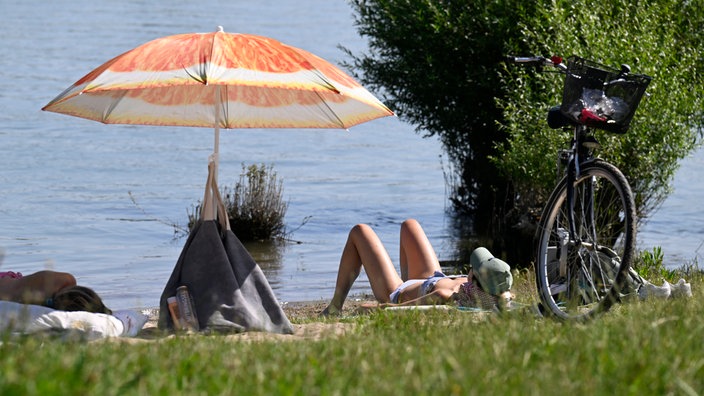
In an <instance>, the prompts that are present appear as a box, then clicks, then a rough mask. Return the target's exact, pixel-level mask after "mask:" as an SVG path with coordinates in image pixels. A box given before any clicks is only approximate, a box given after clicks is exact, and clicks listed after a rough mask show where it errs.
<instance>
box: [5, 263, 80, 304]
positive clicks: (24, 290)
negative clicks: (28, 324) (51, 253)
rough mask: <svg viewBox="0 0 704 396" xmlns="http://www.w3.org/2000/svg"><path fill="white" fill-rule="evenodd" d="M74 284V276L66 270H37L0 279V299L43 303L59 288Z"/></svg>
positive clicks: (25, 302)
mask: <svg viewBox="0 0 704 396" xmlns="http://www.w3.org/2000/svg"><path fill="white" fill-rule="evenodd" d="M71 286H76V278H74V277H73V275H71V274H69V273H66V272H55V271H39V272H35V273H33V274H31V275H27V276H24V277H22V278H19V279H8V278H3V279H0V300H9V301H15V302H19V303H24V304H40V305H41V304H44V302H45V301H46V299H47V298H50V297H52V296H53V295H54V294H56V292H58V291H59V290H62V289H65V288H67V287H71Z"/></svg>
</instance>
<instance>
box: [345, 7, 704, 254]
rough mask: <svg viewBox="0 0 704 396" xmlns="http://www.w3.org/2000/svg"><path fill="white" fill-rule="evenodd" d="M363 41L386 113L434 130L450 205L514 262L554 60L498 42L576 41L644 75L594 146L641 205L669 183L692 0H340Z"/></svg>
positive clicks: (698, 13)
mask: <svg viewBox="0 0 704 396" xmlns="http://www.w3.org/2000/svg"><path fill="white" fill-rule="evenodd" d="M352 5H353V7H354V9H355V11H356V23H357V25H358V29H359V32H360V34H362V35H363V36H365V37H367V38H368V39H369V45H370V49H369V52H368V53H366V54H350V55H352V56H353V61H352V63H351V64H349V65H348V66H349V67H350V68H351V69H356V70H360V72H359V73H358V75H357V77H358V78H360V79H361V80H362V82H364V83H365V84H368V85H370V86H371V87H373V88H376V89H378V90H380V91H382V92H383V95H384V100H385V101H387V102H388V104H389V105H390V106H391V107H392V108H393V109H394V110H395V111H396V112H397V113H398V115H399V117H401V118H402V119H404V120H406V121H408V122H410V123H412V124H414V125H416V126H417V128H418V130H419V131H423V132H424V133H426V134H427V135H438V136H439V137H440V140H441V142H442V144H443V146H444V149H445V150H446V152H447V154H448V157H449V158H450V160H451V162H452V165H453V168H454V169H456V172H457V176H458V177H457V178H456V179H457V180H459V184H458V185H456V186H454V192H453V195H452V200H453V203H454V207H455V209H456V213H457V214H458V218H459V219H460V220H461V221H462V222H463V223H464V225H467V224H468V225H469V226H470V227H469V229H470V230H471V232H472V233H473V234H474V236H477V237H478V239H486V238H488V239H489V240H490V241H491V242H490V243H489V247H490V248H492V249H493V250H495V251H497V252H500V251H504V252H505V254H506V255H507V256H508V258H509V259H510V260H512V261H514V262H519V263H521V262H522V263H527V262H528V261H529V260H530V257H532V246H533V244H532V238H533V232H532V230H533V227H534V225H535V222H536V220H537V217H538V215H539V212H540V208H542V206H543V204H544V201H545V200H546V197H547V195H548V194H549V192H550V190H551V188H552V186H553V185H554V183H555V179H556V152H557V150H558V149H559V148H563V147H565V145H566V144H567V143H568V142H569V139H570V136H569V135H568V134H564V133H562V132H561V131H554V130H550V129H548V128H547V124H546V122H545V121H544V120H545V116H546V113H547V110H548V109H549V108H550V107H551V106H553V105H555V104H559V102H560V100H561V89H562V81H563V80H562V78H561V77H560V76H559V75H557V74H547V73H544V74H537V73H535V72H531V71H527V70H524V69H520V68H518V67H515V66H512V67H508V66H507V65H506V64H505V63H504V62H502V60H503V59H504V56H505V55H508V54H512V55H563V56H565V57H566V56H570V55H579V56H582V57H585V58H588V59H591V60H594V61H597V62H600V63H603V64H606V65H610V66H614V67H618V66H619V65H620V64H622V63H626V64H630V66H631V67H632V69H633V71H634V72H636V73H644V74H648V75H651V76H652V77H654V80H653V82H652V83H651V86H650V88H649V90H648V92H649V95H650V96H649V97H647V98H645V99H644V100H643V102H642V103H641V107H640V108H639V110H638V112H637V113H636V117H635V119H634V122H633V123H632V125H631V129H630V131H629V132H628V133H627V134H626V135H623V136H616V135H611V134H605V133H604V134H599V135H598V136H597V137H598V139H599V140H600V142H601V143H602V146H603V147H604V149H603V150H601V151H600V155H601V156H602V157H603V158H605V159H607V160H608V161H611V162H613V163H614V164H615V165H617V166H618V167H619V168H621V170H622V171H623V172H624V173H625V174H626V176H627V177H628V179H629V181H630V183H631V185H632V187H633V190H634V193H635V194H636V203H637V211H638V215H639V217H640V218H641V219H644V218H646V217H647V216H648V214H650V213H652V211H653V210H654V209H655V208H657V207H658V205H659V204H660V203H661V202H662V201H663V200H664V199H665V198H666V197H667V195H668V193H669V192H670V187H669V184H670V182H671V180H672V177H673V175H674V172H675V170H676V169H677V166H678V162H679V160H680V159H682V158H683V157H684V156H686V155H687V154H688V153H690V152H692V150H693V149H694V148H695V147H697V145H698V144H699V138H700V134H701V128H702V125H703V124H704V115H703V113H702V109H703V108H704V100H703V98H704V76H703V75H702V72H703V68H704V57H703V55H702V53H703V52H704V39H703V36H702V35H701V32H702V31H704V1H703V0H691V1H684V2H683V1H675V0H658V1H656V0H651V1H637V2H633V1H626V0H614V1H611V2H603V1H593V0H574V1H547V0H543V1H537V2H516V1H508V0H483V1H454V0H396V1H391V0H353V1H352Z"/></svg>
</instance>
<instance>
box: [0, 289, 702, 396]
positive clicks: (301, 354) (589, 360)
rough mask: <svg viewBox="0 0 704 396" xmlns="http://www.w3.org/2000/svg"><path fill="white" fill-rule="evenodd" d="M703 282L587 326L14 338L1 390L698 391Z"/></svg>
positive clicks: (443, 322) (526, 317)
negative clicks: (286, 337) (259, 337)
mask: <svg viewBox="0 0 704 396" xmlns="http://www.w3.org/2000/svg"><path fill="white" fill-rule="evenodd" d="M692 286H693V291H694V297H693V298H691V299H687V300H668V301H646V302H630V303H627V304H621V305H618V306H616V307H615V308H614V309H612V311H611V312H609V313H608V314H606V315H604V316H602V317H600V318H599V319H597V320H594V321H592V322H589V323H587V324H576V323H559V322H556V321H553V320H547V319H541V318H536V317H535V316H534V315H533V314H531V313H530V312H529V311H519V312H517V311H513V312H510V313H508V314H505V315H503V316H498V315H489V316H488V317H484V318H478V317H477V315H476V314H471V313H466V312H460V311H437V312H427V311H420V312H398V311H396V312H394V311H378V312H375V313H372V314H370V315H365V316H359V317H354V318H348V319H337V320H344V321H350V322H352V323H353V324H354V330H353V331H351V332H350V333H348V334H347V335H345V336H341V337H338V338H333V337H330V338H326V339H323V340H320V341H312V340H307V341H300V340H297V341H280V340H279V341H261V342H242V341H233V340H232V339H227V338H226V337H223V336H204V335H197V336H186V337H172V338H164V339H158V340H156V341H145V342H141V343H135V344H128V343H122V342H112V341H108V342H92V343H86V342H67V341H61V340H58V339H52V338H46V337H27V338H22V339H14V338H13V339H4V340H3V343H2V345H0V356H2V359H1V360H0V394H2V395H14V394H27V395H50V394H75V395H83V394H85V395H96V394H100V395H112V394H115V395H118V394H119V395H126V394H165V395H166V394H168V395H176V394H189V395H194V394H195V395H197V394H203V395H206V394H207V395H218V394H242V395H260V394H261V395H275V394H291V395H330V394H344V395H355V394H373V395H402V394H455V395H467V394H477V395H486V394H491V395H494V394H497V395H499V394H500V395H503V394H515V395H532V394H535V395H551V394H555V395H578V394H608V395H622V394H637V395H643V394H697V393H702V391H704V342H702V334H704V304H702V302H703V301H704V292H703V290H702V286H704V284H702V282H701V280H700V279H698V280H697V282H696V283H694V284H693V285H692ZM334 320H335V319H328V320H327V321H330V322H331V321H334Z"/></svg>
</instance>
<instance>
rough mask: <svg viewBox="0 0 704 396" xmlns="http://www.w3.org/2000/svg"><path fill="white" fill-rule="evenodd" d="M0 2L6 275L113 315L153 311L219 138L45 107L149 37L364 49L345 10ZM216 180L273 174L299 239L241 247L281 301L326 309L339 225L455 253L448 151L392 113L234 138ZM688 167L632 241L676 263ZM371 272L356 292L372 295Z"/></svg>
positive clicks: (74, 0)
mask: <svg viewBox="0 0 704 396" xmlns="http://www.w3.org/2000/svg"><path fill="white" fill-rule="evenodd" d="M9 3H10V2H7V1H2V2H1V3H0V22H2V23H0V37H1V39H2V41H3V46H2V50H0V51H2V56H0V191H1V193H0V194H2V203H1V204H0V224H1V225H2V227H0V248H1V249H3V250H4V254H5V257H4V260H3V261H2V263H0V265H1V266H2V267H1V268H2V269H11V270H15V271H22V272H26V273H30V272H32V271H36V270H38V269H42V268H53V269H56V270H61V271H69V272H72V273H74V274H76V275H77V278H78V280H79V282H80V283H82V284H85V285H88V286H91V287H93V288H95V289H96V290H97V291H98V292H99V293H100V294H102V295H103V296H104V297H105V300H106V302H107V304H108V305H109V306H111V307H114V308H131V307H142V306H156V305H158V301H159V296H160V294H161V291H162V289H163V286H164V284H165V283H166V280H167V279H168V277H169V275H170V274H171V271H172V269H173V266H174V264H175V263H176V260H177V258H178V255H179V254H180V251H181V248H182V247H183V244H184V242H185V238H184V237H183V233H182V232H180V231H179V227H183V226H185V224H186V222H187V211H188V210H190V209H191V208H192V205H193V204H195V203H196V201H197V200H199V199H200V198H201V197H202V194H203V185H204V183H205V179H206V175H207V158H208V155H209V154H210V152H211V151H212V144H213V136H212V131H211V130H207V129H199V128H171V127H143V126H120V125H102V124H99V123H96V122H92V121H87V120H81V119H76V118H72V117H68V116H63V115H59V114H54V113H45V112H42V111H40V108H41V107H42V106H44V105H45V104H46V103H47V102H48V101H50V100H51V99H53V98H54V97H55V96H56V95H58V94H59V93H60V92H61V91H63V90H64V89H65V88H67V87H68V86H69V85H70V84H72V83H73V82H74V81H76V80H77V79H78V78H80V77H82V76H83V75H84V74H86V73H87V72H89V71H90V70H92V69H93V68H95V67H96V66H98V65H100V64H101V63H103V62H105V61H107V60H108V59H110V58H112V57H114V56H116V55H118V54H120V53H122V52H124V51H127V50H129V49H131V48H133V47H135V46H138V45H140V44H142V43H144V42H146V41H149V40H152V39H155V38H158V37H161V36H166V35H172V34H178V33H186V32H206V31H212V30H214V29H215V28H216V27H217V26H218V25H222V26H224V28H225V30H226V31H233V32H243V33H253V34H259V35H265V36H270V37H273V38H276V39H279V40H281V41H284V42H286V43H288V44H291V45H295V46H298V47H301V48H304V49H306V50H309V51H311V52H313V53H315V54H318V55H319V56H321V57H323V58H325V59H327V60H329V61H331V62H333V63H339V62H341V61H343V60H346V58H345V57H344V53H343V52H342V51H341V50H339V49H338V47H337V46H338V45H342V46H344V47H347V48H349V49H351V50H352V51H355V52H357V51H362V50H364V49H365V48H366V46H365V42H364V41H363V40H362V39H361V38H360V37H359V36H358V35H357V33H356V31H355V28H354V26H353V22H352V17H351V13H352V10H351V9H350V8H349V6H348V5H347V2H346V1H344V0H297V1H291V0H277V1H260V2H240V1H230V2H220V1H214V0H202V1H199V2H187V1H166V0H150V1H138V0H132V1H124V0H121V1H101V2H93V1H88V0H58V1H52V2H46V1H36V0H29V1H22V2H13V3H15V4H12V5H10V4H9ZM220 149H221V165H220V182H221V184H230V185H232V184H234V182H235V180H236V179H237V178H238V176H239V173H240V171H241V164H242V163H243V162H244V163H246V164H253V163H267V164H273V165H274V169H275V171H276V172H277V173H278V175H279V177H280V178H281V179H282V180H283V181H284V195H285V197H286V199H287V200H288V201H289V209H288V213H287V218H286V221H287V224H288V226H289V228H291V229H294V228H296V227H297V226H298V225H300V224H301V223H303V222H304V219H306V218H308V217H309V216H310V219H309V220H308V221H307V222H306V223H305V224H304V225H303V226H302V227H301V228H299V229H297V230H295V232H294V233H293V234H292V235H291V238H292V239H294V240H296V241H298V242H299V243H289V244H287V245H286V246H285V247H283V248H279V249H271V248H269V249H260V248H259V247H256V246H252V247H250V250H251V251H252V253H253V255H254V256H255V258H257V260H258V261H259V263H260V264H261V266H262V267H263V269H264V270H265V272H266V274H267V276H268V278H269V280H270V282H271V284H272V287H273V288H274V291H275V293H276V295H277V297H278V298H279V299H280V300H282V301H303V300H316V299H321V298H324V299H327V298H329V297H330V296H331V294H332V290H333V284H334V279H335V275H336V272H337V261H338V259H339V254H340V251H341V249H342V246H343V244H344V242H345V238H346V234H347V230H348V229H349V228H350V227H351V226H352V225H354V224H356V223H360V222H365V223H370V224H372V225H373V226H375V227H376V228H377V230H378V232H379V234H380V236H381V238H382V240H383V241H384V242H385V243H386V244H387V247H388V249H389V252H390V254H391V257H392V259H393V260H394V261H397V257H398V226H399V224H400V223H401V222H402V221H403V220H404V219H406V218H408V217H415V218H418V219H419V220H420V221H421V223H422V224H423V226H424V228H425V229H426V232H427V233H428V234H429V235H430V239H431V242H432V243H433V245H434V246H436V249H437V250H438V255H439V256H440V258H441V259H445V258H451V256H452V251H453V239H452V238H451V237H450V235H449V231H448V227H447V224H446V223H447V220H446V218H445V206H446V202H447V198H446V191H445V183H444V178H443V169H442V163H441V158H440V155H441V148H440V145H439V143H438V141H437V140H436V139H434V138H430V139H424V138H422V137H421V136H420V135H418V134H416V133H415V132H414V129H413V127H412V126H410V125H407V124H404V123H403V122H401V121H399V120H398V119H395V118H385V119H382V120H376V121H372V122H370V123H367V124H364V125H361V126H357V127H354V128H352V129H351V130H350V131H335V130H325V131H323V130H276V131H267V130H236V131H223V134H222V138H221V145H220ZM701 157H702V155H701V154H698V155H697V156H695V157H693V158H690V159H688V160H687V161H686V162H685V167H684V168H683V170H682V171H681V172H680V174H679V175H678V179H677V180H676V183H675V187H676V190H677V192H676V194H675V196H674V197H672V198H671V199H670V200H668V202H667V203H666V205H665V206H664V207H663V209H662V210H661V211H660V212H659V213H658V214H657V215H656V216H655V217H654V218H653V219H652V221H651V223H650V225H649V226H648V227H646V229H645V230H644V232H642V233H641V234H640V235H641V237H640V239H641V240H642V244H643V246H646V247H647V246H654V245H662V246H663V247H664V248H665V250H666V253H667V254H668V256H667V258H668V260H671V261H672V263H675V264H676V263H678V262H680V261H681V260H685V259H690V258H692V257H695V256H697V255H698V254H699V245H700V244H701V241H702V235H704V230H703V227H702V223H701V221H699V220H698V216H699V215H698V213H699V211H698V209H697V207H696V205H694V204H693V203H694V202H695V201H694V200H695V199H696V198H698V197H699V196H700V193H701V186H704V181H703V180H702V178H701V173H700V172H697V171H695V169H697V168H698V167H700V165H701ZM368 291H369V288H368V286H367V283H366V281H365V280H364V278H362V279H360V281H359V282H357V286H356V288H355V290H353V293H355V292H368Z"/></svg>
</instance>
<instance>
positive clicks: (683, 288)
mask: <svg viewBox="0 0 704 396" xmlns="http://www.w3.org/2000/svg"><path fill="white" fill-rule="evenodd" d="M670 289H671V292H670V295H671V296H672V297H674V298H678V297H692V285H691V284H690V283H689V282H687V281H685V280H684V279H680V280H679V282H677V283H676V284H674V285H670Z"/></svg>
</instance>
